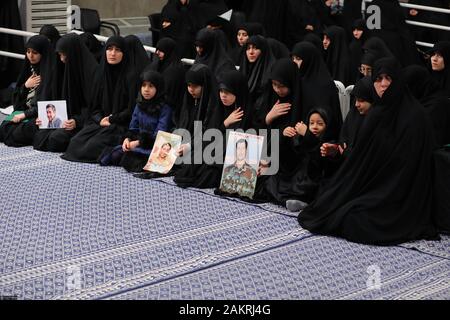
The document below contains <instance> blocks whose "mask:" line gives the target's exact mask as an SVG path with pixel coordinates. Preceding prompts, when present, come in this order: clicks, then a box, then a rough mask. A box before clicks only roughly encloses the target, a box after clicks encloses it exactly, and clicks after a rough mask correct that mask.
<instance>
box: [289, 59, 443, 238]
mask: <svg viewBox="0 0 450 320" xmlns="http://www.w3.org/2000/svg"><path fill="white" fill-rule="evenodd" d="M381 74H387V75H389V76H390V77H391V78H392V83H391V85H390V87H389V88H388V89H387V90H386V92H385V93H384V95H383V97H381V98H380V97H378V96H377V97H376V99H375V101H374V106H373V107H372V109H371V111H370V112H369V113H368V115H367V116H366V119H365V120H364V124H363V126H362V128H361V130H360V133H359V135H358V136H359V137H358V141H357V142H356V144H355V146H354V148H353V151H352V152H351V153H350V155H349V156H348V158H347V159H346V161H345V162H344V163H343V164H342V166H341V168H340V169H339V171H338V172H337V173H336V175H335V176H334V177H333V178H332V179H331V180H330V181H329V183H328V184H327V186H326V187H325V188H324V189H323V190H322V191H321V192H320V195H319V196H318V198H317V199H316V200H315V201H314V202H313V203H311V204H310V205H309V206H308V207H307V208H305V209H304V210H303V211H302V212H301V213H300V215H299V218H298V219H299V222H300V225H301V226H302V227H304V228H306V229H308V230H310V231H311V232H313V233H316V234H317V233H318V234H326V235H332V236H339V237H343V238H346V239H348V240H350V241H354V242H359V243H366V244H375V245H394V244H399V243H402V242H406V241H410V240H416V239H424V238H425V239H430V238H433V239H436V237H437V234H436V231H435V228H434V227H433V226H432V223H431V211H432V201H433V199H432V180H431V179H432V178H431V172H432V171H431V170H432V150H433V145H432V139H433V137H432V128H431V124H430V122H429V121H427V120H428V119H427V117H426V116H425V112H424V110H423V108H422V107H421V106H420V105H419V104H418V103H417V100H415V99H414V98H413V97H412V96H411V94H410V93H409V91H408V90H407V88H406V86H405V84H404V82H403V81H402V79H401V68H400V65H399V63H398V62H397V61H396V60H395V59H393V58H385V59H380V60H378V61H377V62H376V63H375V68H374V74H373V77H372V79H376V78H377V77H378V76H380V75H381ZM419 127H420V130H417V128H419Z"/></svg>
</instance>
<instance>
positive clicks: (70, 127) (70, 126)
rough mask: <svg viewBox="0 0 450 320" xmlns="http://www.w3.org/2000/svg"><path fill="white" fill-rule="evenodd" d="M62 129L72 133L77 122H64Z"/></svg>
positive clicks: (71, 120)
mask: <svg viewBox="0 0 450 320" xmlns="http://www.w3.org/2000/svg"><path fill="white" fill-rule="evenodd" d="M62 127H63V129H65V130H67V131H72V130H75V128H76V127H77V122H76V121H75V120H73V119H70V120H67V121H64V123H63V126H62Z"/></svg>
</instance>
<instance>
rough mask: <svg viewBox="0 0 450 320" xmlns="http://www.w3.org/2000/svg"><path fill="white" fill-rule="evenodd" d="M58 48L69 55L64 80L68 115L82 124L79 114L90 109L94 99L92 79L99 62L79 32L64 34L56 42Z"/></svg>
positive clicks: (64, 97)
mask: <svg viewBox="0 0 450 320" xmlns="http://www.w3.org/2000/svg"><path fill="white" fill-rule="evenodd" d="M56 50H57V52H61V53H64V54H65V55H66V57H67V58H66V63H65V64H64V77H63V80H62V98H63V99H65V100H67V110H68V113H69V114H68V116H69V117H70V118H74V117H77V118H74V119H75V120H76V121H77V126H81V123H80V122H81V121H82V119H81V118H79V116H80V115H82V111H83V110H88V109H89V105H90V103H91V101H92V94H93V91H92V79H94V78H95V75H96V71H97V68H98V64H97V61H96V60H95V58H94V56H93V55H92V54H91V52H90V51H89V49H88V48H87V47H86V46H85V45H84V43H83V41H82V39H81V37H80V36H78V35H77V34H74V33H68V34H66V35H64V36H63V37H62V38H61V39H59V40H58V42H57V43H56ZM85 116H86V115H85Z"/></svg>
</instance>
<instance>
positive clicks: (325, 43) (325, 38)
mask: <svg viewBox="0 0 450 320" xmlns="http://www.w3.org/2000/svg"><path fill="white" fill-rule="evenodd" d="M322 43H323V48H324V49H325V50H328V47H329V46H330V44H331V39H330V38H329V37H328V36H327V35H326V34H324V35H323V41H322Z"/></svg>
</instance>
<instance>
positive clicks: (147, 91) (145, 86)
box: [141, 81, 157, 100]
mask: <svg viewBox="0 0 450 320" xmlns="http://www.w3.org/2000/svg"><path fill="white" fill-rule="evenodd" d="M156 91H157V90H156V87H155V86H154V85H153V83H151V82H150V81H144V82H143V83H142V86H141V94H142V97H144V99H145V100H151V99H153V97H154V96H155V95H156Z"/></svg>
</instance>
